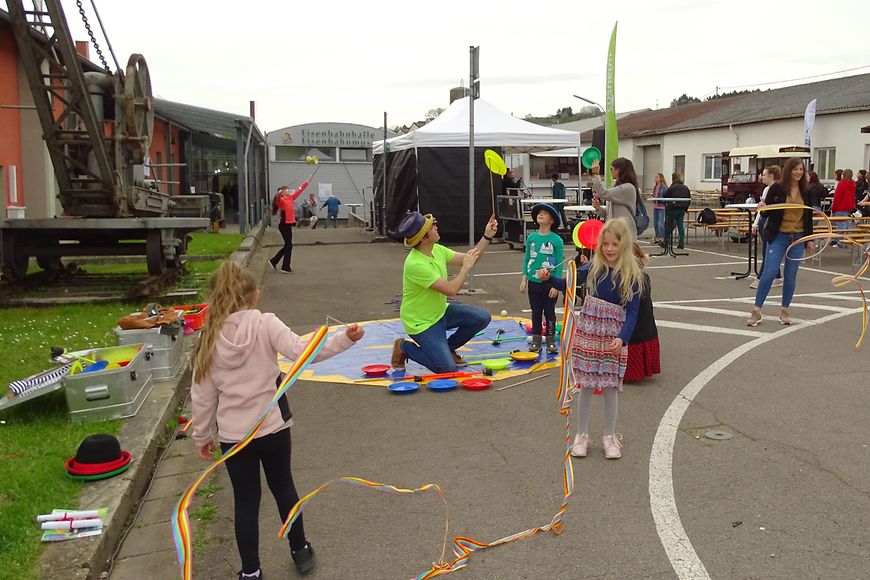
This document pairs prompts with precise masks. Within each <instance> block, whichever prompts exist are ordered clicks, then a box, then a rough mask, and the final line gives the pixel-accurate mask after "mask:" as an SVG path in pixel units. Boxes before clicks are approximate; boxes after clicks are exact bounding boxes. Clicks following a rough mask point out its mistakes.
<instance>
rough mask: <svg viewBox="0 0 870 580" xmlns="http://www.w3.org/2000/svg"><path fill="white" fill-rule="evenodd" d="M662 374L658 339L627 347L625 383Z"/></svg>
mask: <svg viewBox="0 0 870 580" xmlns="http://www.w3.org/2000/svg"><path fill="white" fill-rule="evenodd" d="M660 372H662V364H661V356H660V353H659V339H658V337H656V338H653V339H651V340H648V341H646V342H639V343H637V344H629V345H628V368H626V369H625V377H624V378H623V379H622V380H623V381H624V382H626V383H630V382H633V381H640V380H642V379H645V378H647V377H651V376H653V375H657V374H659V373H660Z"/></svg>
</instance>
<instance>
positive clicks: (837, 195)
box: [831, 169, 855, 247]
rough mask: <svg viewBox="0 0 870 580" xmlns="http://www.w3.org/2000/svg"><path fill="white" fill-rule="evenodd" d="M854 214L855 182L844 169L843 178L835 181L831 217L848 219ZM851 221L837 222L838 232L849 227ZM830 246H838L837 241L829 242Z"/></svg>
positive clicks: (849, 171) (848, 170)
mask: <svg viewBox="0 0 870 580" xmlns="http://www.w3.org/2000/svg"><path fill="white" fill-rule="evenodd" d="M854 212H855V182H854V181H853V180H852V170H851V169H844V170H843V177H842V178H841V179H840V180H839V181H837V189H835V190H834V201H833V203H831V215H833V216H834V217H848V216H850V215H852V214H853V213H854ZM851 224H852V221H851V220H837V223H836V226H837V229H838V230H846V229H849V228H850V227H851ZM831 245H832V246H840V247H846V246H845V245H842V246H841V245H840V244H839V243H838V242H837V240H834V241H832V242H831Z"/></svg>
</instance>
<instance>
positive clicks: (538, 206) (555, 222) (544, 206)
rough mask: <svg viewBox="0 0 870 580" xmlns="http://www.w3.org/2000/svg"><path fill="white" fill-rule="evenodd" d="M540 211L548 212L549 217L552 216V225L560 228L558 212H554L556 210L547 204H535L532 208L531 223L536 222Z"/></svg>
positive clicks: (560, 222) (560, 220)
mask: <svg viewBox="0 0 870 580" xmlns="http://www.w3.org/2000/svg"><path fill="white" fill-rule="evenodd" d="M541 211H546V212H548V213H549V214H550V215H551V216H553V225H554V226H556V227H557V228H559V227H561V226H562V218H561V217H560V216H559V212H558V211H556V208H555V207H553V206H552V205H550V204H548V203H537V204H535V205H534V206H532V221H533V222H535V223H537V222H538V214H539V213H541Z"/></svg>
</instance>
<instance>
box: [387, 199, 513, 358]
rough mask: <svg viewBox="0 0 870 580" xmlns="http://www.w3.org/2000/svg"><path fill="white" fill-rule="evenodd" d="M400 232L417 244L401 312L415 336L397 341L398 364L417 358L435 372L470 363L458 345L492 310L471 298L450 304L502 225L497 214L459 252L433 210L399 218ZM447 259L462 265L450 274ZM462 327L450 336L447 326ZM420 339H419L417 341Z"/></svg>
mask: <svg viewBox="0 0 870 580" xmlns="http://www.w3.org/2000/svg"><path fill="white" fill-rule="evenodd" d="M398 230H399V235H401V236H404V238H405V245H406V246H408V247H410V248H411V251H410V252H409V253H408V257H407V258H405V266H404V268H403V270H402V307H401V309H400V311H399V315H400V317H401V319H402V324H403V325H404V327H405V331H406V332H407V333H408V334H409V335H410V336H411V338H412V339H413V340H414V342H411V341H406V340H405V339H403V338H398V339H396V341H395V343H394V344H393V356H392V365H393V368H394V369H397V370H402V369H404V368H405V361H406V360H407V359H409V358H410V359H411V360H413V361H415V362H418V363H420V364H421V365H423V366H425V367H426V368H428V369H429V370H431V371H432V372H434V373H448V372H453V371H455V370H456V367H457V366H465V362H464V361H463V360H462V357H460V356H459V355H458V354H457V353H456V350H457V349H458V348H459V347H461V346H462V345H464V344H465V343H466V342H468V341H469V340H471V339H472V337H474V335H475V334H477V333H478V332H480V331H481V330H483V329H484V328H486V327H487V326H488V325H489V322H490V319H491V318H490V315H489V313H488V312H487V311H486V310H483V309H482V308H477V307H475V306H468V305H466V304H449V305H448V304H447V297H448V296H456V294H457V293H458V292H459V290H460V289H462V285H463V284H465V279H466V278H467V277H468V272H469V271H470V270H471V268H472V267H473V266H474V264H475V263H476V262H477V260H478V259H479V258H480V256H481V255H482V254H483V252H484V251H486V248H487V247H488V246H489V243H490V242H491V241H492V238H493V237H494V236H495V233H496V231H497V230H498V222H497V221H496V219H495V216H493V217H491V218H489V222H488V223H487V224H486V229H485V230H484V234H483V237H482V238H481V239H480V241H479V242H478V243H477V245H476V246H475V247H474V248H472V249H471V250H469V251H468V252H467V253H464V254H463V253H461V252H454V251H453V250H451V249H449V248H447V247H445V246H442V245H441V244H439V243H438V241H439V240H440V239H441V236H440V235H439V234H438V226H437V225H436V221H435V218H434V217H432V214H426V215H425V216H424V215H423V214H421V213H420V212H416V211H415V212H410V213H408V215H406V216H405V218H404V219H403V220H402V223H400V224H399V228H398ZM447 264H452V265H454V266H460V269H459V273H458V274H457V275H456V276H454V277H453V278H448V277H447ZM453 329H455V330H456V331H455V332H454V333H453V334H451V335H450V337H449V338H448V337H447V331H448V330H453ZM415 343H416V344H415Z"/></svg>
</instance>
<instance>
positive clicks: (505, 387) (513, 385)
mask: <svg viewBox="0 0 870 580" xmlns="http://www.w3.org/2000/svg"><path fill="white" fill-rule="evenodd" d="M549 376H550V373H547V374H545V375H540V376H537V377H532V378H530V379H526V380H524V381H520V382H518V383H511V384H509V385H505V386H503V387H499V388H497V389H496V391H503V390H505V389H509V388H511V387H518V386H520V385H525V384H526V383H531V382H532V381H537V380H538V379H543V378H544V377H549Z"/></svg>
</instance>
